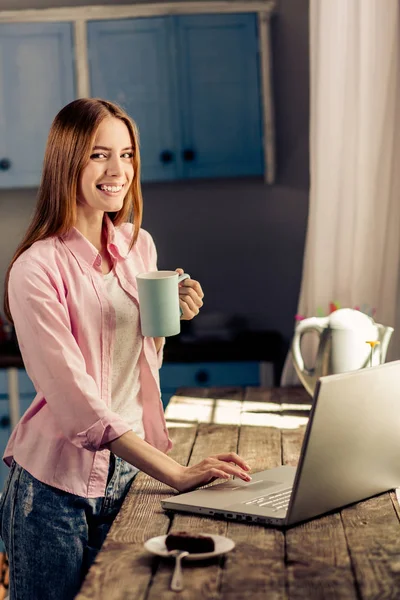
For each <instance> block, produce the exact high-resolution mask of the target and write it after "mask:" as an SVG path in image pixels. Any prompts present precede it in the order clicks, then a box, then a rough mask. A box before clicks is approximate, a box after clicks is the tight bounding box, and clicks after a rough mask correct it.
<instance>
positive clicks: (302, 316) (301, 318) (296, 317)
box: [294, 315, 305, 321]
mask: <svg viewBox="0 0 400 600" xmlns="http://www.w3.org/2000/svg"><path fill="white" fill-rule="evenodd" d="M303 319H305V316H304V315H294V320H295V321H302V320H303Z"/></svg>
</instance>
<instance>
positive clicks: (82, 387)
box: [8, 261, 130, 451]
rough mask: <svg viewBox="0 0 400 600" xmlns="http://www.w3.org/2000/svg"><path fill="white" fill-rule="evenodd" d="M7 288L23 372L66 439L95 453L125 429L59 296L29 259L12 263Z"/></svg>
mask: <svg viewBox="0 0 400 600" xmlns="http://www.w3.org/2000/svg"><path fill="white" fill-rule="evenodd" d="M8 292H9V302H10V309H11V314H12V316H13V320H14V325H15V330H16V333H17V338H18V344H19V347H20V350H21V354H22V357H23V359H24V364H25V367H26V370H27V373H28V375H29V376H30V378H31V379H32V381H33V383H34V385H35V388H36V390H37V391H38V392H39V391H40V393H41V394H43V397H44V399H45V400H46V403H47V404H48V407H49V409H50V411H51V413H52V414H53V416H54V419H55V421H56V422H57V424H58V425H59V427H60V429H61V431H62V432H63V434H64V435H65V436H66V437H67V438H68V440H69V441H70V442H71V443H72V444H74V445H75V446H77V447H80V448H85V449H88V450H92V451H96V450H98V449H100V448H101V447H104V446H105V445H106V444H108V443H109V442H111V441H112V440H114V439H116V438H118V437H120V436H121V435H122V434H124V433H126V432H127V431H129V430H130V427H129V426H128V424H127V423H126V422H125V421H123V420H122V419H121V418H120V417H119V416H118V415H117V414H116V413H114V412H113V411H112V410H110V409H109V408H108V407H107V405H106V403H105V402H104V401H103V400H102V399H101V394H100V391H99V389H98V386H97V384H96V382H95V380H94V378H93V377H92V376H91V375H90V374H89V373H88V372H87V368H86V362H85V358H84V356H83V354H82V352H81V350H80V348H79V345H78V343H77V341H76V339H75V337H74V336H73V334H72V331H71V323H70V317H69V313H68V309H67V306H66V303H65V298H63V296H62V291H60V289H59V288H58V286H57V284H56V282H55V281H54V280H53V279H52V277H51V276H50V275H49V274H48V273H47V272H46V270H45V269H44V268H43V267H42V266H40V265H38V264H36V263H32V262H31V261H18V262H16V263H14V265H13V267H12V269H11V273H10V279H9V287H8Z"/></svg>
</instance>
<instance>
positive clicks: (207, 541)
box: [165, 531, 215, 554]
mask: <svg viewBox="0 0 400 600" xmlns="http://www.w3.org/2000/svg"><path fill="white" fill-rule="evenodd" d="M165 545H166V547H167V549H168V550H186V551H187V552H190V553H192V554H201V553H203V552H213V551H214V548H215V544H214V540H213V539H212V537H210V536H208V535H201V534H198V535H193V534H191V533H188V532H187V531H175V532H174V533H169V534H168V535H167V537H166V540H165Z"/></svg>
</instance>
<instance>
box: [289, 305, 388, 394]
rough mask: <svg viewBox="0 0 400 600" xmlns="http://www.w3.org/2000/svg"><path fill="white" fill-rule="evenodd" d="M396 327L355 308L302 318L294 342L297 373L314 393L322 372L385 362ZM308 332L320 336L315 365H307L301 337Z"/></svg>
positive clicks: (332, 372)
mask: <svg viewBox="0 0 400 600" xmlns="http://www.w3.org/2000/svg"><path fill="white" fill-rule="evenodd" d="M393 331H394V330H393V327H385V326H384V325H380V324H379V323H375V321H374V320H373V319H372V318H371V317H369V316H368V315H366V314H364V313H363V312H360V311H359V310H353V309H352V308H340V309H339V310H336V311H334V312H332V313H331V314H330V315H329V316H328V317H311V318H309V319H303V320H302V321H299V323H298V324H297V326H296V329H295V333H294V337H293V342H292V358H293V364H294V367H295V369H296V373H297V375H298V377H299V379H300V381H301V383H302V384H303V385H304V387H305V388H306V390H307V391H308V393H309V394H310V395H311V396H312V395H313V394H314V389H315V386H316V383H317V381H318V379H319V377H321V376H322V375H331V374H334V373H344V372H346V371H355V370H357V369H362V368H364V367H367V366H370V365H371V366H374V365H379V364H381V363H384V362H385V359H386V353H387V349H388V345H389V341H390V338H391V336H392V333H393ZM309 332H317V333H318V334H319V336H320V339H319V346H318V351H317V356H316V361H315V366H314V367H313V368H310V369H308V368H306V366H305V364H304V359H303V355H302V352H301V339H302V337H303V335H304V334H305V333H309ZM367 342H379V344H376V345H374V344H372V345H371V344H368V343H367Z"/></svg>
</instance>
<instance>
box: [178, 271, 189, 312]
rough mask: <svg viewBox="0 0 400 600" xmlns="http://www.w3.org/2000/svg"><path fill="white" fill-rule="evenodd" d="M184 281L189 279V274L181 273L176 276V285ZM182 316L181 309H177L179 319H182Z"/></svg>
mask: <svg viewBox="0 0 400 600" xmlns="http://www.w3.org/2000/svg"><path fill="white" fill-rule="evenodd" d="M184 279H190V275H189V273H182V275H178V283H180V282H181V281H183V280H184ZM182 315H183V310H182V309H181V308H179V317H182Z"/></svg>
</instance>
